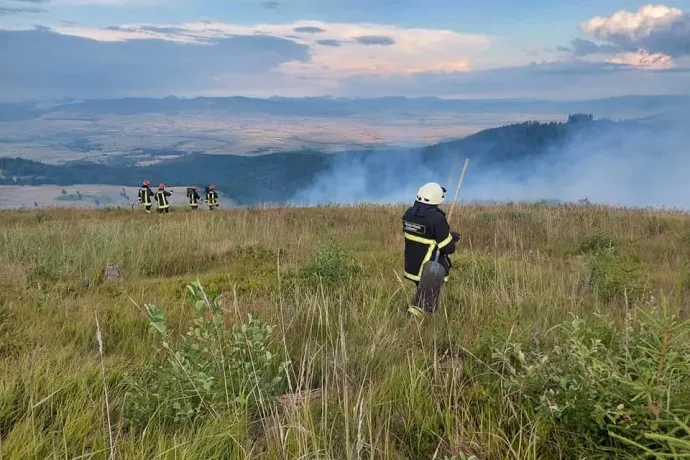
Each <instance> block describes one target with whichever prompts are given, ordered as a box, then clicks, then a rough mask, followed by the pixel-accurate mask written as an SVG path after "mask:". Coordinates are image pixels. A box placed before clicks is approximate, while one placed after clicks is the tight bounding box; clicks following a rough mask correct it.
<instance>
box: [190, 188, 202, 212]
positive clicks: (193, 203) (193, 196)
mask: <svg viewBox="0 0 690 460" xmlns="http://www.w3.org/2000/svg"><path fill="white" fill-rule="evenodd" d="M196 189H197V187H196V185H193V186H192V188H191V189H187V198H189V207H190V208H192V209H193V210H194V209H197V208H198V207H199V200H200V199H201V197H200V196H199V194H198V193H197V191H196Z"/></svg>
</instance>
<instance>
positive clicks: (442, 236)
mask: <svg viewBox="0 0 690 460" xmlns="http://www.w3.org/2000/svg"><path fill="white" fill-rule="evenodd" d="M445 192H446V189H445V188H443V187H441V186H440V185H439V184H437V183H436V182H429V183H427V184H424V185H423V186H422V187H420V189H419V190H418V191H417V199H416V200H415V203H414V204H413V205H412V206H411V207H410V208H408V209H407V211H405V214H404V215H403V218H402V220H403V235H404V237H405V278H406V279H408V280H410V281H412V282H414V284H415V286H419V280H420V278H421V274H422V267H423V265H424V264H425V263H426V262H428V261H429V260H431V259H432V257H434V255H435V253H436V251H437V250H438V251H439V252H440V256H439V259H438V262H439V263H440V264H441V265H442V266H443V268H444V269H445V277H444V281H447V280H448V275H449V274H450V269H451V267H452V264H451V262H450V257H449V256H450V254H453V253H454V252H455V243H456V242H457V241H458V240H459V239H460V234H459V233H457V232H454V231H451V230H450V226H449V225H448V220H447V219H446V214H445V213H444V212H443V211H442V210H441V209H440V208H439V207H438V205H439V204H441V203H442V202H443V199H444V198H445V196H444V194H445ZM408 312H409V313H412V314H415V315H418V314H419V313H420V312H421V310H420V309H419V307H418V306H417V305H413V306H412V307H410V309H409V310H408Z"/></svg>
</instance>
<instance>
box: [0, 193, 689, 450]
mask: <svg viewBox="0 0 690 460" xmlns="http://www.w3.org/2000/svg"><path fill="white" fill-rule="evenodd" d="M402 211H403V209H402V208H385V207H370V206H361V207H356V208H310V209H296V208H293V209H237V210H232V211H222V212H218V213H208V212H205V213H199V214H192V213H189V212H184V211H176V212H174V213H172V214H169V215H165V216H157V215H148V216H147V215H144V214H143V213H141V212H137V213H132V212H129V211H127V212H120V211H112V210H110V211H108V210H100V211H78V210H55V211H45V210H37V211H26V212H21V211H6V212H1V213H0V231H1V232H2V238H1V239H0V458H3V459H13V460H14V459H43V458H94V459H100V458H103V459H105V458H108V457H109V455H111V453H112V455H113V456H112V457H110V458H118V459H125V458H132V459H134V458H137V459H138V458H151V459H152V458H159V459H209V458H233V459H234V458H238V459H240V458H242V459H244V458H267V459H269V458H270V459H273V458H329V459H353V458H377V459H378V458H382V459H384V458H385V459H393V458H396V459H397V458H436V459H444V458H446V459H451V458H454V459H460V458H469V457H470V456H471V455H475V456H476V458H479V459H537V458H583V457H585V456H586V457H587V458H644V455H643V454H645V452H647V453H650V452H657V453H662V452H664V453H667V454H670V453H673V452H675V453H677V454H678V453H683V454H685V455H686V456H687V455H688V454H690V430H689V429H688V419H689V418H690V379H688V378H687V377H688V374H689V373H690V341H689V340H688V333H689V331H690V327H689V326H688V325H687V324H679V320H678V319H674V317H673V316H674V315H676V314H677V315H679V318H681V319H682V318H687V317H688V315H689V314H690V308H689V304H688V293H689V292H690V291H689V289H690V273H689V272H688V271H687V266H686V261H687V260H688V259H689V257H690V216H688V215H686V214H676V213H661V212H651V211H647V210H624V209H609V208H599V207H589V206H568V207H565V206H564V207H546V206H503V207H463V208H460V209H459V210H456V213H455V217H454V222H452V226H453V227H455V228H456V229H458V230H459V231H460V232H461V234H462V240H461V243H460V244H459V250H458V253H457V254H456V255H455V256H454V259H453V260H454V264H455V269H454V271H453V273H452V275H451V280H450V282H449V284H448V285H447V286H446V289H445V291H444V294H443V300H442V306H441V308H440V310H439V311H438V312H437V313H436V314H435V315H433V316H432V317H428V318H426V319H425V320H423V321H421V322H420V321H419V320H417V319H413V318H408V317H406V315H405V313H404V312H405V309H406V306H407V304H408V300H409V299H411V297H412V295H413V292H412V290H411V286H410V285H409V284H408V283H403V282H402V281H401V280H400V276H401V275H402V273H401V267H402V254H401V248H402V238H401V234H400V228H399V227H400V220H399V218H400V215H401V214H402ZM109 264H117V265H119V268H120V273H121V276H122V280H120V281H117V280H110V281H108V280H106V279H105V278H104V269H105V267H106V266H107V265H109ZM197 280H198V281H199V282H200V286H198V285H192V286H189V287H188V285H190V284H191V283H194V282H196V281H197ZM669 294H672V295H671V296H670V297H669V298H667V297H666V296H667V295H669ZM249 315H251V317H250V316H249ZM580 320H582V322H581V321H580ZM268 326H273V327H272V328H269V327H268ZM671 457H672V455H667V457H663V458H671ZM650 458H654V456H653V455H651V454H650ZM658 458H662V457H658Z"/></svg>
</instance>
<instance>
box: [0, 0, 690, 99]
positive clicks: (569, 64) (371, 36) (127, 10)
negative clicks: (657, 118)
mask: <svg viewBox="0 0 690 460" xmlns="http://www.w3.org/2000/svg"><path fill="white" fill-rule="evenodd" d="M0 63H2V65H1V66H0V99H3V100H15V99H45V98H63V97H72V98H92V97H121V96H156V97H163V96H168V95H176V96H180V97H194V96H231V95H244V96H253V97H269V96H325V95H330V96H342V97H376V96H391V95H397V96H414V97H417V96H436V97H445V98H543V99H590V98H601V97H613V96H621V95H629V94H690V0H677V1H667V2H665V3H657V4H650V3H646V2H636V1H621V0H577V1H575V0H569V1H565V0H551V1H549V2H529V1H521V2H517V1H515V0H484V1H475V2H468V1H464V0H216V1H211V0H0Z"/></svg>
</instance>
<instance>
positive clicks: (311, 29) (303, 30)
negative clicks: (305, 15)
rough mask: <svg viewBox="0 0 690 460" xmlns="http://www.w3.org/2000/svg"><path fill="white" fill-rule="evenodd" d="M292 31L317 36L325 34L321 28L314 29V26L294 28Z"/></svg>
mask: <svg viewBox="0 0 690 460" xmlns="http://www.w3.org/2000/svg"><path fill="white" fill-rule="evenodd" d="M292 30H293V31H295V32H297V33H306V34H318V33H321V32H325V30H324V29H322V28H321V27H314V26H305V27H295V28H294V29H292Z"/></svg>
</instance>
